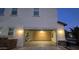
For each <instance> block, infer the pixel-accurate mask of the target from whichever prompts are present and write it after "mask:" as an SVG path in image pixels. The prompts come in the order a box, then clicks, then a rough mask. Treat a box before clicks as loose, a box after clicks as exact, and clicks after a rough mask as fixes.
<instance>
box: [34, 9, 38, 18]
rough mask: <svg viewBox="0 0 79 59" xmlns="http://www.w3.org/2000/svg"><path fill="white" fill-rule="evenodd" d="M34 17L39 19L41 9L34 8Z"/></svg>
mask: <svg viewBox="0 0 79 59" xmlns="http://www.w3.org/2000/svg"><path fill="white" fill-rule="evenodd" d="M33 16H35V17H39V8H34V9H33Z"/></svg>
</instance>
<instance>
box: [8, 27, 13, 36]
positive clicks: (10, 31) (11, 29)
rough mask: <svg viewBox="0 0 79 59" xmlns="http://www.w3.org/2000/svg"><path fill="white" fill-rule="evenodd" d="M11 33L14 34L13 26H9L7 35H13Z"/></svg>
mask: <svg viewBox="0 0 79 59" xmlns="http://www.w3.org/2000/svg"><path fill="white" fill-rule="evenodd" d="M13 34H14V28H9V32H8V35H9V36H13Z"/></svg>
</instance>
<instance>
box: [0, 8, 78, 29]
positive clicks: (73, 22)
mask: <svg viewBox="0 0 79 59" xmlns="http://www.w3.org/2000/svg"><path fill="white" fill-rule="evenodd" d="M3 12H4V9H1V8H0V15H1V13H3ZM57 12H58V16H57V17H58V20H59V21H61V22H65V23H66V24H67V26H66V27H65V29H66V30H69V28H72V27H75V26H79V8H58V9H57Z"/></svg>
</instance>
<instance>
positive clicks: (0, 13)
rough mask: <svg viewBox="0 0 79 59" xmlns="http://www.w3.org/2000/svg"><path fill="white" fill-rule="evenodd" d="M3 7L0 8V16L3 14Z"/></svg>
mask: <svg viewBox="0 0 79 59" xmlns="http://www.w3.org/2000/svg"><path fill="white" fill-rule="evenodd" d="M4 10H5V9H4V8H0V16H3V15H4Z"/></svg>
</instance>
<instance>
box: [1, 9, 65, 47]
mask: <svg viewBox="0 0 79 59" xmlns="http://www.w3.org/2000/svg"><path fill="white" fill-rule="evenodd" d="M65 25H66V24H64V23H62V22H59V21H58V15H57V9H55V8H5V9H3V10H2V11H1V14H0V36H7V37H8V38H17V47H23V46H24V44H25V43H26V42H31V41H36V42H37V41H40V42H41V41H42V42H45V41H50V42H52V44H53V45H57V43H58V42H59V41H65V34H64V26H65Z"/></svg>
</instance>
